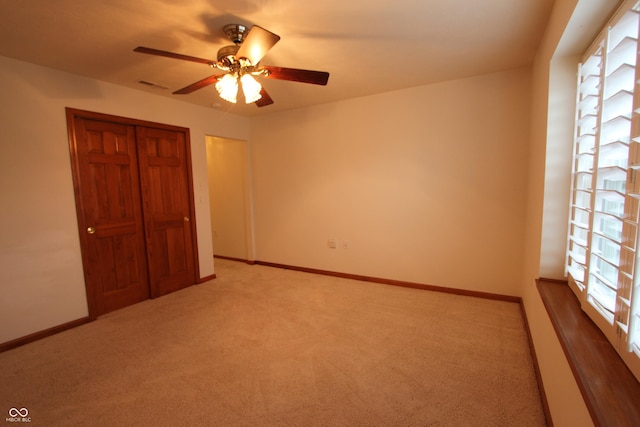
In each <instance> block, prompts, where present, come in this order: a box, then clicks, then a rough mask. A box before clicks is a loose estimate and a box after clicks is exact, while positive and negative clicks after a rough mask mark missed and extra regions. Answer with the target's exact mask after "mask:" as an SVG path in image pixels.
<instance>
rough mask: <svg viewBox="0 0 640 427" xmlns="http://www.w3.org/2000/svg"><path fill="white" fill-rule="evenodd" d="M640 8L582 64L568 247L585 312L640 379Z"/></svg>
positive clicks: (620, 20)
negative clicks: (639, 207)
mask: <svg viewBox="0 0 640 427" xmlns="http://www.w3.org/2000/svg"><path fill="white" fill-rule="evenodd" d="M639 10H640V1H638V0H633V1H632V0H628V1H626V2H625V3H624V4H623V6H622V8H621V9H620V10H619V12H618V13H617V14H616V15H615V16H614V18H613V19H612V20H611V22H610V23H609V25H608V27H607V28H605V30H604V31H603V32H602V33H601V34H600V35H599V37H598V39H597V40H596V41H595V42H594V44H593V45H592V46H591V48H590V49H589V51H588V52H587V53H586V54H585V56H584V58H583V61H582V63H581V64H580V68H579V73H578V74H579V78H578V97H577V109H576V132H575V140H574V158H573V159H574V160H573V175H572V177H573V179H572V189H571V205H570V218H569V239H568V247H567V248H568V251H567V252H568V255H567V273H568V275H569V283H570V284H571V285H572V288H573V290H574V292H576V294H577V295H578V297H579V299H580V301H581V304H582V307H583V310H584V311H585V312H586V313H587V314H588V315H589V316H590V317H591V319H593V321H594V322H595V323H596V324H597V325H598V326H599V327H600V329H601V330H602V331H603V332H604V334H605V335H606V336H607V338H608V339H609V341H610V342H611V343H612V344H613V345H614V347H615V348H616V349H617V350H618V353H619V354H620V355H621V357H622V358H623V359H624V360H625V362H627V365H628V366H629V367H630V368H631V369H632V371H633V372H634V374H635V375H636V377H638V378H640V271H639V272H638V273H636V265H640V261H639V260H638V256H639V255H640V253H639V251H638V247H637V242H638V221H639V217H638V213H639V211H638V206H639V201H640V149H639V148H638V147H639V146H640V90H638V89H637V88H638V86H639V85H640V83H639V79H640V73H639V72H638V70H637V67H636V63H637V62H638V33H639V27H640V14H639V12H638V11H639ZM634 296H636V297H635V298H634Z"/></svg>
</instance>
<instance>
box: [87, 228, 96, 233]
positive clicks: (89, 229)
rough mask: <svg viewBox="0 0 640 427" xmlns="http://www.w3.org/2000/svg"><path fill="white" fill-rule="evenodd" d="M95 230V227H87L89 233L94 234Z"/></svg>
mask: <svg viewBox="0 0 640 427" xmlns="http://www.w3.org/2000/svg"><path fill="white" fill-rule="evenodd" d="M95 232H96V229H95V228H94V227H89V228H87V233H89V234H94V233H95Z"/></svg>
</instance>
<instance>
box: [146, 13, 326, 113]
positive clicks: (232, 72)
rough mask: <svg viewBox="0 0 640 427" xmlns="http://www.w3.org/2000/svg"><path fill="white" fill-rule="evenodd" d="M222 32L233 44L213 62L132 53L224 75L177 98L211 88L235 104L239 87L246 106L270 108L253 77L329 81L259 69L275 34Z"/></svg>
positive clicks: (238, 28)
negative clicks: (203, 67)
mask: <svg viewBox="0 0 640 427" xmlns="http://www.w3.org/2000/svg"><path fill="white" fill-rule="evenodd" d="M223 30H224V32H225V34H226V35H227V37H228V38H229V39H230V40H231V41H232V42H233V43H234V44H233V45H231V46H224V47H222V48H220V49H219V50H218V54H217V58H216V61H210V60H208V59H203V58H197V57H194V56H188V55H182V54H179V53H173V52H167V51H164V50H158V49H153V48H148V47H142V46H139V47H137V48H135V49H134V51H135V52H139V53H146V54H149V55H156V56H164V57H167V58H173V59H179V60H183V61H191V62H197V63H201V64H206V65H208V66H210V67H211V68H217V69H219V70H222V71H225V72H226V73H224V74H214V75H212V76H209V77H206V78H204V79H202V80H200V81H197V82H195V83H192V84H191V85H189V86H186V87H184V88H182V89H179V90H177V91H175V92H173V93H174V94H177V95H185V94H189V93H192V92H195V91H196V90H198V89H202V88H204V87H206V86H209V85H211V84H215V88H216V90H217V91H218V94H219V95H220V97H221V98H222V99H224V100H225V101H228V102H231V103H236V102H237V97H238V85H239V84H240V85H242V93H243V95H244V98H245V102H246V103H247V104H250V103H254V102H255V103H256V105H257V106H258V107H264V106H266V105H270V104H273V100H272V99H271V97H270V96H269V94H268V93H267V92H266V91H265V90H264V88H263V87H262V85H261V84H260V83H259V82H258V81H257V80H256V79H255V77H266V78H271V79H276V80H288V81H294V82H300V83H310V84H315V85H322V86H324V85H326V84H327V83H328V81H329V73H327V72H326V71H312V70H300V69H296V68H282V67H273V66H269V65H264V66H263V65H259V64H260V61H261V60H262V58H264V56H265V55H266V54H267V52H268V51H269V50H270V49H271V48H272V47H273V46H274V45H275V44H276V43H278V41H279V40H280V36H278V35H277V34H274V33H272V32H270V31H268V30H265V29H264V28H262V27H259V26H257V25H254V26H252V27H251V29H249V31H247V27H245V26H244V25H240V24H229V25H225V26H224V28H223Z"/></svg>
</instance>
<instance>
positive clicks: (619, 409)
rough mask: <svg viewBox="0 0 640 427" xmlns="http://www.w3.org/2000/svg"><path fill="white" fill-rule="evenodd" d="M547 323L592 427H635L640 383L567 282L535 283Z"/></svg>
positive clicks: (638, 421)
mask: <svg viewBox="0 0 640 427" xmlns="http://www.w3.org/2000/svg"><path fill="white" fill-rule="evenodd" d="M537 286H538V292H539V293H540V296H541V297H542V301H543V303H544V306H545V308H546V309H547V313H548V314H549V317H550V318H551V323H552V324H553V327H554V329H555V331H556V334H557V335H558V339H559V340H560V344H561V345H562V349H563V350H564V353H565V356H566V357H567V360H568V361H569V365H570V366H571V370H572V371H573V375H574V376H575V378H576V381H577V383H578V387H579V388H580V391H581V392H582V396H583V398H584V400H585V403H586V405H587V408H588V409H589V413H590V414H591V418H592V419H593V423H594V424H595V425H596V426H616V427H621V426H639V425H640V383H639V382H638V380H636V378H635V377H634V376H633V374H632V373H631V371H630V370H629V369H628V368H627V366H626V365H625V364H624V362H623V361H622V359H621V358H620V356H619V355H618V353H617V352H616V351H615V349H614V348H613V346H612V345H611V344H610V343H609V341H607V339H606V337H605V336H604V334H603V333H602V332H601V331H600V330H599V329H598V328H597V327H596V326H595V324H594V323H593V321H591V319H589V317H588V316H587V315H586V314H585V313H584V312H583V311H582V309H581V308H580V302H579V301H578V299H577V298H576V296H575V295H574V294H573V292H572V291H571V289H570V288H569V285H568V284H567V283H563V282H558V281H554V280H546V279H539V280H537Z"/></svg>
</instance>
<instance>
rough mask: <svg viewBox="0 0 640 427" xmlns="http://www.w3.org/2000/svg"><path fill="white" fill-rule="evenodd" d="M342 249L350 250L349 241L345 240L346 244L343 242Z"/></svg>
mask: <svg viewBox="0 0 640 427" xmlns="http://www.w3.org/2000/svg"><path fill="white" fill-rule="evenodd" d="M342 249H349V241H348V240H345V241H344V242H342Z"/></svg>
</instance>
